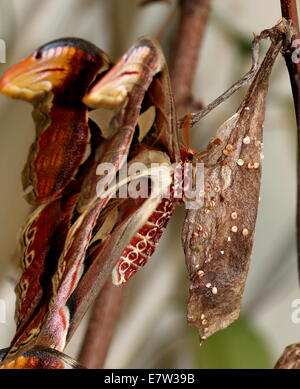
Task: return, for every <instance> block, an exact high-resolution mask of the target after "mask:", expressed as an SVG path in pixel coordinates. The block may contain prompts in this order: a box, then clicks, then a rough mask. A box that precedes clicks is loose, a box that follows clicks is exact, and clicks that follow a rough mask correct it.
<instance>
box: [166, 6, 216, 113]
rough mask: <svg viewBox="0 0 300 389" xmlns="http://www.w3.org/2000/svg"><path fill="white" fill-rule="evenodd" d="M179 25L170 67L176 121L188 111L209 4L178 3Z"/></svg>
mask: <svg viewBox="0 0 300 389" xmlns="http://www.w3.org/2000/svg"><path fill="white" fill-rule="evenodd" d="M179 4H180V22H179V28H178V32H177V40H176V45H175V50H174V55H173V62H172V67H171V83H172V87H173V93H174V99H175V104H176V108H177V113H178V117H179V118H181V117H183V115H185V114H186V113H187V111H188V110H189V105H190V103H191V88H192V85H193V81H194V75H195V70H196V66H197V63H198V56H199V50H200V46H201V43H202V40H203V36H204V32H205V28H206V24H207V20H208V15H209V11H210V8H211V0H180V1H179Z"/></svg>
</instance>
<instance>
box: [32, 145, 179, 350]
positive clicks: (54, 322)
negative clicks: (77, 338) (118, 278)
mask: <svg viewBox="0 0 300 389" xmlns="http://www.w3.org/2000/svg"><path fill="white" fill-rule="evenodd" d="M137 161H140V162H143V163H145V165H146V166H148V168H147V169H146V170H144V171H143V172H141V173H140V175H136V176H133V177H128V179H127V180H126V182H130V181H134V180H135V179H140V178H143V177H145V178H147V180H148V178H150V179H151V182H152V185H151V193H152V192H154V196H150V198H148V199H145V201H144V202H143V204H142V205H141V206H138V207H137V208H132V206H131V207H130V208H129V209H128V210H127V212H125V213H124V214H125V216H124V217H125V219H124V220H122V219H121V220H118V223H117V224H116V225H115V226H114V229H113V230H112V231H111V233H110V235H109V236H108V237H107V239H105V240H104V242H101V244H100V250H99V252H97V255H96V256H95V257H94V258H89V259H88V261H87V265H86V267H85V268H84V259H85V254H86V252H87V248H85V249H82V247H81V245H82V243H83V242H84V244H85V245H88V244H89V242H90V241H91V233H92V231H93V228H91V226H86V225H85V224H86V223H95V222H96V218H98V215H97V217H95V215H96V213H97V207H98V206H99V205H98V204H101V202H102V201H106V199H109V197H106V198H105V199H104V200H101V199H98V201H95V203H94V206H93V207H89V208H88V209H87V210H86V211H85V212H84V213H83V214H82V215H81V216H80V217H79V219H78V220H77V221H76V223H75V225H73V226H72V227H71V230H70V233H69V237H68V241H69V243H68V244H66V245H65V252H64V254H63V256H62V257H61V260H60V264H61V265H63V264H65V263H69V262H70V261H69V259H68V258H70V259H71V258H72V261H71V262H70V265H68V267H66V268H65V269H64V274H63V276H61V277H60V280H61V281H58V282H57V281H55V277H56V276H54V278H53V282H54V283H53V286H54V287H55V285H57V286H56V292H55V294H54V298H53V300H52V302H51V304H50V307H49V314H48V315H47V319H46V322H45V324H44V325H43V328H42V330H41V333H40V335H39V337H38V340H37V342H38V344H42V345H45V346H49V345H50V344H51V345H52V346H51V347H54V345H55V348H56V349H63V348H64V346H65V344H66V343H65V342H66V341H67V340H68V339H69V337H70V335H69V327H70V326H72V328H73V330H74V328H76V326H77V325H78V323H79V322H80V320H81V319H82V316H83V315H84V313H85V312H86V310H87V309H88V307H89V306H90V304H91V302H92V301H93V299H94V297H95V296H96V293H98V292H99V291H100V289H101V288H102V286H103V285H104V283H105V282H106V280H107V277H108V276H109V275H110V273H111V271H112V268H113V267H114V265H115V264H116V262H117V260H118V259H119V258H120V255H121V253H122V251H123V250H124V247H126V245H128V243H129V242H130V240H131V239H132V236H133V235H134V234H135V233H136V231H137V230H138V229H139V228H141V227H142V226H143V225H144V224H145V222H146V221H147V219H148V217H149V216H150V215H151V214H152V212H153V211H154V210H155V208H156V207H157V205H158V204H159V202H160V201H161V196H162V195H163V194H164V193H166V192H167V191H168V188H169V187H170V184H171V165H170V160H169V158H168V156H167V155H166V154H164V153H162V152H159V151H154V150H152V151H149V150H147V151H142V152H141V153H140V154H138V155H137V156H136V157H135V158H134V160H133V161H131V163H133V162H137ZM152 163H156V164H159V165H158V166H155V167H151V164H152ZM129 165H130V164H129ZM160 173H164V175H163V177H164V180H160V179H159V178H160ZM122 184H123V183H122V182H121V183H120V185H122ZM157 184H158V186H157ZM111 193H113V191H112V192H109V195H110V194H111ZM125 206H126V204H125V205H124V204H123V205H122V207H125ZM102 209H103V208H102ZM87 233H88V234H90V236H89V237H88V238H87V237H86V234H87ZM81 242H82V243H81ZM79 246H80V250H78V248H79ZM64 257H65V258H64ZM66 259H68V260H66ZM75 274H77V276H76V282H74V280H75V278H74V275H75ZM66 290H68V293H66ZM71 295H72V300H73V302H74V300H75V301H76V304H72V311H70V310H69V308H68V299H69V298H70V297H71ZM59 317H60V318H64V319H63V320H61V322H60V321H59V320H58V318H59ZM73 330H72V331H73Z"/></svg>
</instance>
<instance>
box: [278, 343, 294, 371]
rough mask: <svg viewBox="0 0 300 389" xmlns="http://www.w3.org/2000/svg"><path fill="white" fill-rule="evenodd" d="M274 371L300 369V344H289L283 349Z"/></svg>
mask: <svg viewBox="0 0 300 389" xmlns="http://www.w3.org/2000/svg"><path fill="white" fill-rule="evenodd" d="M275 369H300V343H295V344H290V345H289V346H287V347H286V348H285V350H284V352H283V354H282V355H281V357H280V358H279V359H278V361H277V362H276V365H275Z"/></svg>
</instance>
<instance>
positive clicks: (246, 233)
mask: <svg viewBox="0 0 300 389" xmlns="http://www.w3.org/2000/svg"><path fill="white" fill-rule="evenodd" d="M242 234H243V235H244V236H247V235H248V234H249V231H248V229H247V228H244V229H243V232H242Z"/></svg>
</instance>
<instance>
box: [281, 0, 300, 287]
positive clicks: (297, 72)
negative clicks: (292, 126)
mask: <svg viewBox="0 0 300 389" xmlns="http://www.w3.org/2000/svg"><path fill="white" fill-rule="evenodd" d="M281 12H282V16H283V17H284V18H285V19H287V20H288V21H290V22H291V25H292V28H293V30H294V34H293V36H292V39H291V43H288V44H287V46H286V49H285V50H284V52H283V56H284V58H285V63H286V66H287V69H288V72H289V76H290V82H291V87H292V92H293V99H294V106H295V114H296V121H297V134H298V152H297V160H298V163H297V253H298V272H299V279H300V167H299V163H300V62H298V63H296V62H293V59H292V54H293V47H292V45H293V41H294V40H295V39H299V38H300V30H299V21H298V12H297V3H296V0H281ZM297 59H298V61H299V58H297Z"/></svg>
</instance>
